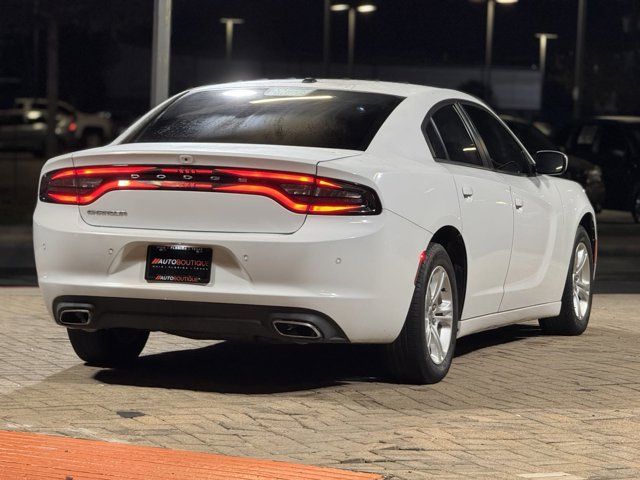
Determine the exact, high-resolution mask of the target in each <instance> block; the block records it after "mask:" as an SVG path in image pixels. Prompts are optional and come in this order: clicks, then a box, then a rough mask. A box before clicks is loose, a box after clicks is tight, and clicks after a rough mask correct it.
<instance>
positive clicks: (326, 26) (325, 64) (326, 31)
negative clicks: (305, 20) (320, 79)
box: [322, 0, 331, 77]
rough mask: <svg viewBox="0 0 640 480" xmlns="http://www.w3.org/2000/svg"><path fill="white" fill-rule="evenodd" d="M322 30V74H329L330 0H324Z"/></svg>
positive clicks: (326, 75) (325, 75)
mask: <svg viewBox="0 0 640 480" xmlns="http://www.w3.org/2000/svg"><path fill="white" fill-rule="evenodd" d="M323 17H324V22H323V32H322V75H323V76H324V77H328V76H329V66H330V64H331V0H324V10H323Z"/></svg>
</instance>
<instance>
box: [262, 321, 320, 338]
mask: <svg viewBox="0 0 640 480" xmlns="http://www.w3.org/2000/svg"><path fill="white" fill-rule="evenodd" d="M273 328H275V329H276V332H278V333H279V334H280V335H282V336H283V337H287V338H300V339H317V338H322V333H321V332H320V330H318V328H317V327H316V326H315V325H313V324H312V323H309V322H300V321H297V320H274V321H273Z"/></svg>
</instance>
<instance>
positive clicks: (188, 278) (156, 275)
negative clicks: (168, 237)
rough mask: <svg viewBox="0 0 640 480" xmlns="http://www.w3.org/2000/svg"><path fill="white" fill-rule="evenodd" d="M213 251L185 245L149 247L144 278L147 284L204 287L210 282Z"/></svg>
mask: <svg viewBox="0 0 640 480" xmlns="http://www.w3.org/2000/svg"><path fill="white" fill-rule="evenodd" d="M212 258H213V250H212V249H211V248H205V247H191V246H186V245H149V246H148V247H147V266H146V269H145V275H144V278H145V280H147V281H148V282H164V283H190V284H200V285H204V284H207V283H209V280H211V261H212Z"/></svg>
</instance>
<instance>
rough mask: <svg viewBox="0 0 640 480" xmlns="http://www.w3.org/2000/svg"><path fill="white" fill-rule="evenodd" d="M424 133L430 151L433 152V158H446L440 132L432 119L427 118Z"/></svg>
mask: <svg viewBox="0 0 640 480" xmlns="http://www.w3.org/2000/svg"><path fill="white" fill-rule="evenodd" d="M425 133H426V134H427V139H428V140H429V145H431V149H432V152H431V153H433V158H439V159H441V160H447V150H446V149H445V148H444V143H442V138H441V137H440V133H439V132H438V131H437V130H436V126H435V124H434V123H433V119H429V121H428V122H427V125H426V127H425Z"/></svg>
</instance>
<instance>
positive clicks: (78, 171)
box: [51, 167, 156, 180]
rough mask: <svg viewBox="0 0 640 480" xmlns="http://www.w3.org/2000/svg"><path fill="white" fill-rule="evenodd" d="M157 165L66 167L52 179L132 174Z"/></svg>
mask: <svg viewBox="0 0 640 480" xmlns="http://www.w3.org/2000/svg"><path fill="white" fill-rule="evenodd" d="M152 170H156V168H155V167H90V168H68V169H67V168H65V169H64V170H60V171H58V172H57V173H55V174H54V175H53V176H52V177H51V180H59V179H61V178H69V177H74V176H78V177H97V176H99V175H132V174H135V173H138V174H139V173H143V172H150V171H152Z"/></svg>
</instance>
